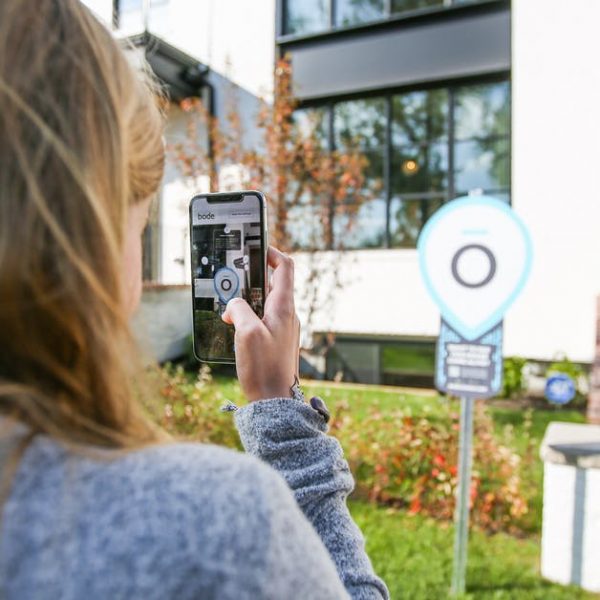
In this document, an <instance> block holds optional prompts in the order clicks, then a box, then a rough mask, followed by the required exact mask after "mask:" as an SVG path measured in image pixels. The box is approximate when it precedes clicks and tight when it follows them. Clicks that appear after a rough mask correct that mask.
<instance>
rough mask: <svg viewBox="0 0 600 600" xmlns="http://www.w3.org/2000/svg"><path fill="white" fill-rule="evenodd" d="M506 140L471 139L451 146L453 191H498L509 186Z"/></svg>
mask: <svg viewBox="0 0 600 600" xmlns="http://www.w3.org/2000/svg"><path fill="white" fill-rule="evenodd" d="M509 161H510V156H509V148H508V140H507V139H502V140H497V141H495V140H492V141H486V140H474V141H468V142H457V143H456V145H455V164H456V170H455V174H454V178H455V182H456V183H455V185H456V190H457V191H458V192H468V191H470V190H475V189H481V190H485V191H487V190H491V189H502V188H507V187H508V186H509Z"/></svg>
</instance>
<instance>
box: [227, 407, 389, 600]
mask: <svg viewBox="0 0 600 600" xmlns="http://www.w3.org/2000/svg"><path fill="white" fill-rule="evenodd" d="M235 421H236V425H237V428H238V430H239V433H240V437H241V440H242V443H243V445H244V448H245V449H246V451H247V452H248V453H250V454H253V455H254V456H257V457H259V458H261V459H262V460H263V461H265V462H266V463H268V464H269V465H271V466H272V467H273V468H275V469H276V470H277V471H279V473H281V475H282V476H283V477H284V478H285V480H286V481H287V483H288V485H289V487H290V488H291V489H292V491H293V492H294V495H295V497H296V501H297V503H298V505H299V506H300V508H301V509H302V511H303V512H304V514H305V515H306V517H307V518H308V520H309V521H310V522H311V523H312V525H313V527H314V528H315V530H316V531H317V533H318V534H319V536H320V537H321V539H322V541H323V543H324V544H325V546H326V548H327V550H328V551H329V554H330V555H331V557H332V558H333V561H334V563H335V565H336V568H337V571H338V573H339V576H340V578H341V580H342V582H343V583H344V586H345V588H346V590H347V592H348V594H349V595H350V597H351V598H353V599H355V600H363V599H364V600H381V599H382V598H383V599H387V598H389V593H388V590H387V588H386V586H385V584H384V583H383V581H382V580H381V579H379V578H378V577H377V576H376V575H375V573H374V571H373V567H372V565H371V562H370V560H369V557H368V556H367V553H366V551H365V544H364V539H363V536H362V534H361V532H360V530H359V528H358V527H357V525H356V524H355V523H354V521H353V520H352V517H351V515H350V512H349V511H348V507H347V505H346V498H347V496H348V494H349V493H350V492H351V491H352V489H353V487H354V480H353V478H352V475H351V473H350V470H349V468H348V463H347V462H346V460H345V459H344V455H343V452H342V448H341V446H340V444H339V442H338V441H337V440H336V439H335V438H333V437H331V436H328V435H326V431H327V427H326V424H325V422H324V420H323V418H322V417H321V415H320V414H319V413H318V412H317V411H315V410H313V409H312V408H311V407H310V406H309V405H307V404H305V403H303V402H300V401H299V400H293V399H289V398H275V399H272V400H261V401H258V402H253V403H251V404H249V405H247V406H245V407H243V408H240V409H239V410H237V411H236V415H235Z"/></svg>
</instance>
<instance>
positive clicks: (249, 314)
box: [221, 298, 261, 331]
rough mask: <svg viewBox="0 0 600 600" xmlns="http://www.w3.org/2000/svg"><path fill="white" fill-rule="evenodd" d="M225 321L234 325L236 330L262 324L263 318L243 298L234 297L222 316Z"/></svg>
mask: <svg viewBox="0 0 600 600" xmlns="http://www.w3.org/2000/svg"><path fill="white" fill-rule="evenodd" d="M221 318H222V319H223V321H225V323H229V325H233V326H234V327H235V329H236V331H244V330H248V329H250V328H253V327H257V326H258V325H261V320H260V319H259V318H258V316H257V315H256V313H255V312H254V311H253V310H252V308H251V307H250V305H249V304H248V303H247V302H246V301H245V300H244V299H243V298H232V299H231V300H230V301H229V302H228V303H227V308H226V309H225V312H224V313H223V315H222V317H221Z"/></svg>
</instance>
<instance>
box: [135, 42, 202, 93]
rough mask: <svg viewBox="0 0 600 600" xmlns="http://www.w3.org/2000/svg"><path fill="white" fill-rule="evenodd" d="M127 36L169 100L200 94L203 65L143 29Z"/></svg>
mask: <svg viewBox="0 0 600 600" xmlns="http://www.w3.org/2000/svg"><path fill="white" fill-rule="evenodd" d="M127 39H128V40H129V42H131V43H132V44H133V45H134V46H135V47H136V48H138V49H140V50H143V52H144V55H145V57H146V60H147V61H148V63H149V64H150V67H151V68H152V70H153V71H154V74H155V75H156V76H157V77H158V78H159V79H160V80H161V81H162V82H163V83H164V84H165V85H166V87H167V91H168V93H169V97H170V99H171V100H173V101H175V102H177V101H179V100H183V99H184V98H190V97H194V96H200V95H201V93H202V88H204V87H205V86H206V85H207V84H208V79H207V78H208V74H209V72H210V69H209V67H208V66H207V65H205V64H203V63H201V62H200V61H198V60H197V59H195V58H193V57H192V56H190V55H189V54H186V53H185V52H182V51H181V50H179V49H178V48H175V46H171V44H168V43H167V42H165V41H164V40H163V39H161V38H159V37H158V36H156V35H154V34H152V33H149V32H147V31H146V32H143V33H140V34H136V35H132V36H129V37H128V38H127Z"/></svg>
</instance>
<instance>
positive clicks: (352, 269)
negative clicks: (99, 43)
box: [88, 0, 600, 383]
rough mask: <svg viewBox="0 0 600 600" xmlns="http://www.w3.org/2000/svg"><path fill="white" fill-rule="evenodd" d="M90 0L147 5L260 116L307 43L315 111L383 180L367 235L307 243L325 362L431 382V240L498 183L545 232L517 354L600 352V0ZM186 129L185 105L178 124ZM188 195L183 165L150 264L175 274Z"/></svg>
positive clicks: (366, 208) (107, 7)
mask: <svg viewBox="0 0 600 600" xmlns="http://www.w3.org/2000/svg"><path fill="white" fill-rule="evenodd" d="M88 3H89V4H90V5H92V7H93V8H94V9H95V10H97V11H98V12H99V13H100V14H102V15H103V16H104V18H105V19H107V20H110V21H114V22H115V23H116V24H117V25H118V26H119V28H120V31H121V33H122V34H123V35H131V34H133V33H135V31H134V29H136V28H137V30H138V32H139V31H142V30H144V17H143V15H144V14H145V15H146V16H145V21H146V25H147V27H146V29H148V30H149V31H150V32H151V33H152V34H154V36H155V37H157V38H159V39H160V41H161V42H162V43H163V49H165V52H167V51H168V48H167V46H168V47H174V48H177V49H178V50H179V51H181V52H182V53H185V55H186V56H187V58H186V59H185V60H183V58H182V57H181V56H180V57H179V58H180V59H182V60H181V62H182V66H181V68H180V69H179V73H181V72H183V71H184V67H185V66H186V65H187V67H189V66H190V64H191V63H190V64H188V63H189V61H188V63H186V61H187V60H188V59H189V60H191V61H192V62H193V61H194V60H195V61H198V63H199V64H201V65H203V66H206V67H208V71H207V72H206V74H205V81H207V82H209V83H211V82H212V83H213V84H214V86H215V89H216V95H215V110H216V111H217V113H218V112H219V111H220V110H223V107H222V105H221V104H220V103H221V102H222V98H223V96H224V94H220V93H219V89H221V90H222V89H223V87H222V86H223V85H226V84H227V82H229V81H232V82H233V83H234V84H235V85H236V86H237V87H238V88H239V90H241V92H242V93H243V95H244V101H243V107H244V108H243V109H242V112H243V113H244V119H245V120H246V121H247V122H248V124H249V125H250V124H251V123H252V122H253V121H252V117H251V115H252V112H253V111H254V110H255V108H256V106H257V102H258V98H259V97H261V96H267V98H268V95H269V92H270V86H271V79H272V68H273V64H274V60H275V58H276V57H278V56H283V55H287V56H289V57H290V59H291V62H292V65H293V74H294V87H295V91H296V93H297V96H298V97H299V99H300V101H301V106H300V111H299V113H298V115H297V116H298V118H303V117H304V116H305V115H308V114H311V113H312V114H316V115H318V117H319V118H320V119H321V122H322V123H323V124H324V127H323V128H322V131H323V132H324V137H325V143H327V144H328V145H329V146H330V147H331V148H335V147H341V146H343V144H344V143H345V142H344V140H346V139H348V138H349V137H353V138H354V137H355V138H358V139H360V140H361V148H362V151H363V152H364V153H365V155H366V156H367V158H368V159H369V167H368V170H367V176H368V178H369V179H370V180H378V181H380V182H381V185H380V186H379V190H380V191H379V192H378V193H377V195H376V197H373V198H370V199H369V200H368V201H367V202H364V203H363V204H362V205H361V206H360V208H359V209H358V213H357V223H356V225H355V226H354V227H353V229H352V230H351V231H350V232H348V231H346V229H345V228H344V227H340V228H338V229H337V231H339V232H343V233H339V235H344V244H343V245H344V246H345V247H346V248H347V249H348V250H347V251H345V252H343V253H342V254H340V253H338V252H336V251H334V250H328V249H327V248H325V249H323V251H322V252H320V253H317V254H316V255H315V254H314V253H312V252H302V251H299V252H298V253H297V256H296V264H297V272H298V279H299V281H298V287H299V290H301V288H302V287H303V281H302V278H303V276H306V273H307V270H308V267H307V264H308V262H309V261H314V260H320V261H322V265H321V269H322V270H323V272H331V270H333V269H335V272H336V276H335V277H330V278H328V277H322V278H321V279H322V281H321V280H320V285H321V284H322V288H323V289H322V294H323V301H322V302H318V303H317V304H318V306H319V309H318V310H316V311H314V312H313V313H312V314H311V318H310V323H311V327H310V331H309V333H310V335H309V336H307V337H306V339H305V342H306V345H308V346H310V345H312V346H313V347H314V348H315V350H317V351H319V350H323V352H321V355H320V357H318V358H316V359H314V360H313V364H314V366H315V367H316V368H317V370H320V371H321V372H322V373H325V374H326V375H328V376H330V377H334V376H336V375H337V376H340V375H341V376H343V377H345V378H346V379H349V380H356V381H365V382H382V383H419V382H424V381H428V380H429V381H430V380H431V373H432V367H433V348H434V343H435V339H436V335H437V332H438V328H439V313H438V311H437V308H436V307H435V306H434V304H433V303H432V301H431V300H430V299H429V297H428V295H427V294H426V291H425V289H424V286H423V284H422V282H421V279H420V275H419V272H418V264H417V254H416V250H415V244H416V240H417V237H418V234H419V231H420V229H421V228H422V226H423V224H424V223H425V221H426V220H427V218H428V217H429V216H431V214H432V213H433V212H434V211H435V210H436V209H437V208H439V207H440V206H441V205H442V204H443V203H445V202H449V201H451V200H452V199H454V198H456V197H458V196H461V195H464V194H470V193H481V192H485V193H487V194H490V195H494V196H496V197H498V198H501V199H502V200H504V201H506V202H509V203H511V205H512V206H513V208H514V209H515V210H516V211H517V212H518V213H519V215H520V216H521V217H522V218H523V219H524V220H525V222H526V223H527V225H528V226H529V229H530V232H531V235H532V239H533V244H534V252H535V257H534V263H533V270H532V274H531V277H530V280H529V282H528V284H527V286H526V288H525V290H524V292H523V294H522V296H521V297H520V298H519V300H518V301H517V303H516V304H515V306H514V307H513V308H512V309H511V311H510V312H509V314H508V315H507V316H506V319H505V354H507V355H520V356H524V357H528V358H531V359H536V360H538V361H542V362H543V361H546V362H549V361H552V360H553V359H554V358H556V357H557V356H559V355H561V354H564V355H566V356H568V357H569V358H570V359H571V360H574V361H577V362H582V363H591V362H592V360H593V354H594V349H595V322H596V296H597V295H598V294H599V293H600V235H599V234H598V233H597V230H598V228H599V227H600V203H599V202H598V193H599V184H600V170H599V169H598V168H597V167H596V163H597V161H598V160H599V159H600V119H599V118H598V117H597V116H596V112H597V107H598V106H600V69H598V66H597V64H596V63H597V61H596V56H599V55H600V38H598V36H597V34H596V27H595V24H596V23H598V22H600V4H599V3H597V2H595V1H594V0H573V1H572V2H568V3H567V2H564V0H526V1H525V0H515V1H514V2H512V5H511V3H510V2H509V1H507V0H261V1H254V2H248V0H245V1H244V0H198V1H195V2H190V1H186V0H146V2H145V6H146V8H147V9H148V10H147V11H146V12H145V13H144V11H143V10H142V9H143V7H144V2H142V1H140V0H138V1H137V2H136V1H134V0H120V1H118V0H117V1H115V2H114V3H113V2H111V0H89V1H88ZM113 13H114V15H116V18H115V16H113ZM167 53H168V52H167ZM170 54H171V55H173V54H174V53H173V52H171V53H170ZM151 62H152V61H151ZM176 71H177V69H176ZM219 82H220V83H219ZM219 85H220V86H221V87H219ZM200 93H203V92H200ZM182 127H183V125H182V120H181V119H180V118H179V117H178V116H177V113H176V112H175V113H174V116H173V119H172V123H171V126H170V135H171V136H174V137H176V136H177V135H179V134H180V132H181V128H182ZM249 129H250V130H251V126H249ZM188 196H189V190H187V189H186V187H185V186H184V185H183V182H182V181H181V178H180V177H179V176H178V174H177V173H173V172H170V173H168V174H167V178H166V180H165V186H164V189H163V194H162V200H161V207H160V211H159V216H160V218H159V219H158V221H157V223H156V224H155V227H156V228H157V233H156V236H155V237H156V238H157V239H160V242H159V243H158V247H156V244H155V247H154V250H153V253H154V254H152V255H151V256H153V257H154V258H152V261H153V263H152V264H153V265H154V267H152V266H150V265H149V267H148V272H149V273H150V274H151V275H153V279H154V280H156V281H158V283H160V284H185V283H188V279H187V273H188V272H189V269H188V268H186V261H187V252H186V251H185V248H186V246H187V241H186V238H185V236H186V233H185V231H187V229H186V226H187V224H186V222H185V213H184V212H182V211H183V208H182V207H184V206H185V205H186V203H187V198H188ZM334 230H335V228H334ZM293 234H294V232H290V235H293ZM334 245H335V244H334ZM315 256H316V257H317V258H316V259H315ZM153 269H154V270H153ZM328 269H329V271H328ZM334 283H335V284H336V285H334ZM337 284H340V285H339V286H338V285H337ZM299 295H301V294H299ZM325 298H327V300H325ZM305 308H306V307H304V306H299V310H300V313H301V317H302V318H303V320H305V321H306V320H307V319H308V315H306V314H303V311H305ZM324 349H327V351H326V352H325V351H324ZM317 354H318V352H317Z"/></svg>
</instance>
